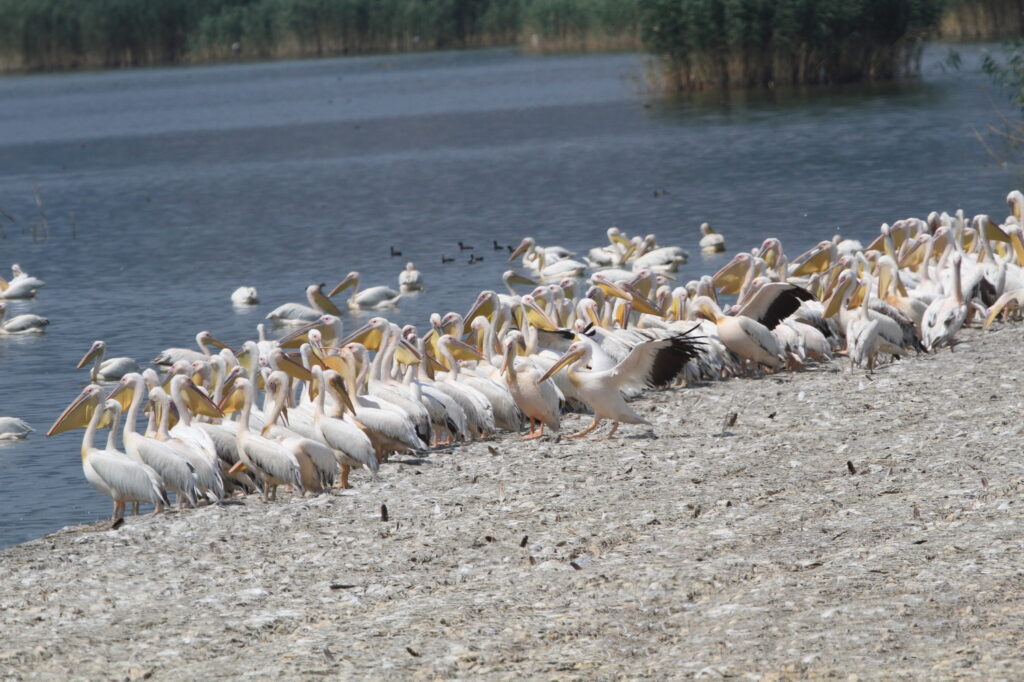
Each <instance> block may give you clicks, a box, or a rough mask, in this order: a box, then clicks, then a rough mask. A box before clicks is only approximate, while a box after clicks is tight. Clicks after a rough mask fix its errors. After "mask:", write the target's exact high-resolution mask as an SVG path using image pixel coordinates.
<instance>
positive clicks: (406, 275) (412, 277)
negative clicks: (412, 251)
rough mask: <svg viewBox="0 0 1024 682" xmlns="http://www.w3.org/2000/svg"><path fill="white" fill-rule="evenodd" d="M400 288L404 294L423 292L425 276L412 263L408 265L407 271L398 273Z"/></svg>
mask: <svg viewBox="0 0 1024 682" xmlns="http://www.w3.org/2000/svg"><path fill="white" fill-rule="evenodd" d="M398 288H399V289H401V290H402V291H404V292H409V291H423V275H421V274H420V271H419V270H417V269H416V266H415V265H413V264H412V263H406V264H405V270H402V271H401V272H400V273H398Z"/></svg>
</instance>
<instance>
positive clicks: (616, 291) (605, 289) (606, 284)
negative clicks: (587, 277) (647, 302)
mask: <svg viewBox="0 0 1024 682" xmlns="http://www.w3.org/2000/svg"><path fill="white" fill-rule="evenodd" d="M591 281H592V282H593V283H594V286H596V287H597V288H598V289H600V290H601V292H602V293H603V294H604V295H605V296H612V297H613V298H621V299H622V300H624V301H628V300H630V299H631V298H632V296H630V295H629V293H628V292H626V291H625V290H624V289H623V288H622V287H620V286H619V285H618V284H616V283H615V282H612V281H611V280H609V279H607V278H605V277H603V276H601V275H600V274H597V275H594V276H593V277H592V278H591Z"/></svg>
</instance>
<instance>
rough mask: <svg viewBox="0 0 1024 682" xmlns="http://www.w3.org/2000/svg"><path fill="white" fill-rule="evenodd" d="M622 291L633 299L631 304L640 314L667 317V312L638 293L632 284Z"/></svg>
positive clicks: (624, 287) (626, 285)
mask: <svg viewBox="0 0 1024 682" xmlns="http://www.w3.org/2000/svg"><path fill="white" fill-rule="evenodd" d="M622 289H623V290H624V291H626V292H628V293H629V295H630V298H631V300H630V303H632V304H633V310H635V311H637V312H638V313H645V314H647V315H655V316H656V317H665V311H664V310H662V309H661V308H659V307H658V305H657V304H656V303H654V301H652V300H651V299H649V298H647V297H646V296H644V295H643V294H641V293H640V292H639V291H637V289H636V287H634V286H633V285H632V284H625V285H623V287H622Z"/></svg>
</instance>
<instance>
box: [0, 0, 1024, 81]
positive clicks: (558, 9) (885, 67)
mask: <svg viewBox="0 0 1024 682" xmlns="http://www.w3.org/2000/svg"><path fill="white" fill-rule="evenodd" d="M1022 5H1024V0H872V1H869V0H855V1H853V2H842V1H841V0H780V1H778V2H775V1H773V0H0V72H12V71H36V70H56V69H74V68H112V67H124V66H149V65H161V64H180V63H186V64H187V63H198V62H208V61H221V60H228V59H265V58H295V57H318V56H332V55H342V54H366V53H380V52H404V51H414V50H435V49H452V48H475V47H493V46H508V45H519V46H520V47H521V48H522V49H524V50H527V51H532V52H578V51H607V50H640V49H648V50H650V51H651V52H653V53H654V54H656V55H659V56H660V57H662V58H663V59H662V63H663V65H664V67H663V69H661V71H662V73H661V74H660V80H661V82H663V83H664V84H665V86H666V87H671V88H674V89H686V90H691V89H701V88H711V87H737V86H743V87H746V86H752V85H770V84H777V83H818V82H837V81H849V80H859V79H865V78H891V77H895V76H899V75H903V74H906V73H914V72H915V71H916V57H917V55H918V44H919V41H920V39H921V38H923V37H924V36H925V35H926V34H929V32H931V34H934V29H935V28H936V27H937V29H938V35H940V36H941V37H943V38H951V39H985V38H994V37H1003V36H1006V35H1011V34H1012V35H1020V34H1021V31H1022V28H1024V24H1022V18H1021V17H1022V14H1021V13H1022V9H1024V7H1022ZM943 12H945V13H944V14H943Z"/></svg>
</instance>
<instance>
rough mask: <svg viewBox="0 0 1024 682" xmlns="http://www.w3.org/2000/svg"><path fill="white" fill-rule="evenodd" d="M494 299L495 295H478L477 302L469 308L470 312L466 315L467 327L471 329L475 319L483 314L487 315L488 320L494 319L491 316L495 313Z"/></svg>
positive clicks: (465, 322)
mask: <svg viewBox="0 0 1024 682" xmlns="http://www.w3.org/2000/svg"><path fill="white" fill-rule="evenodd" d="M494 299H495V297H494V296H478V297H477V299H476V302H475V303H474V304H473V307H472V308H470V309H469V312H468V313H466V317H465V318H464V320H463V322H464V324H465V325H466V328H467V329H469V328H470V327H471V326H472V324H473V320H475V319H476V318H478V317H481V316H483V317H486V318H487V319H488V320H490V319H492V318H491V316H492V315H494Z"/></svg>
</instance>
